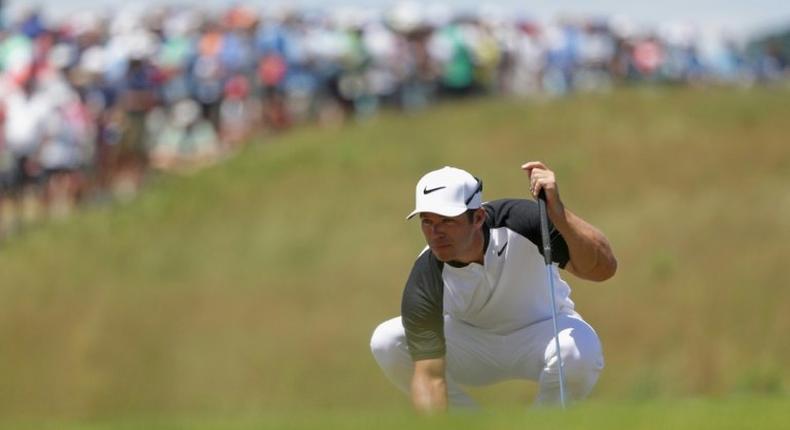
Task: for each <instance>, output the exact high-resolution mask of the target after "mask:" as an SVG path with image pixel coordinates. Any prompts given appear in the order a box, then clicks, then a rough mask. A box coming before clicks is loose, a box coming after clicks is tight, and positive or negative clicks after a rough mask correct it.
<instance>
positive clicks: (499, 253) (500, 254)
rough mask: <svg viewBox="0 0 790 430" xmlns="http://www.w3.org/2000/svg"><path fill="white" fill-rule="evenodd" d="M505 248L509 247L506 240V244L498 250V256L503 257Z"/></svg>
mask: <svg viewBox="0 0 790 430" xmlns="http://www.w3.org/2000/svg"><path fill="white" fill-rule="evenodd" d="M505 248H507V242H505V244H504V245H503V246H502V249H500V250H499V251H497V252H496V256H497V257H501V256H502V253H503V252H505Z"/></svg>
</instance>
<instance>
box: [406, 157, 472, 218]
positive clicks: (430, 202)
mask: <svg viewBox="0 0 790 430" xmlns="http://www.w3.org/2000/svg"><path fill="white" fill-rule="evenodd" d="M414 196H415V208H414V211H413V212H412V213H410V214H409V216H407V217H406V219H410V218H411V217H413V216H414V215H417V214H418V213H421V212H430V213H435V214H439V215H443V216H449V217H454V216H458V215H461V214H462V213H464V212H466V211H467V210H469V209H477V208H479V207H480V205H481V202H482V198H483V182H482V181H481V180H479V179H477V178H476V177H474V176H472V175H471V174H470V173H469V172H467V171H465V170H461V169H457V168H455V167H449V166H448V167H443V168H441V169H439V170H434V171H432V172H429V173H427V174H426V175H425V176H423V177H422V178H421V179H420V181H419V182H417V188H416V189H415V190H414Z"/></svg>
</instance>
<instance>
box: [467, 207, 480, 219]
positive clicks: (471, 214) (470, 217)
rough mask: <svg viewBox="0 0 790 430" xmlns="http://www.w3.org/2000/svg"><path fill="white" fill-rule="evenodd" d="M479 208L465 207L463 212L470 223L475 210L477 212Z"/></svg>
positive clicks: (473, 217)
mask: <svg viewBox="0 0 790 430" xmlns="http://www.w3.org/2000/svg"><path fill="white" fill-rule="evenodd" d="M479 209H480V208H477V209H467V210H466V212H464V213H465V214H466V219H468V220H469V222H470V223H471V222H473V221H474V220H475V212H477V211H478V210H479Z"/></svg>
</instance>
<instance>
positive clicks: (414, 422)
mask: <svg viewBox="0 0 790 430" xmlns="http://www.w3.org/2000/svg"><path fill="white" fill-rule="evenodd" d="M788 404H789V403H788V401H787V400H786V399H785V400H781V399H777V398H754V397H753V398H741V399H728V400H722V399H718V400H711V399H707V400H701V399H696V400H682V401H681V400H675V401H671V402H669V401H659V402H650V403H634V402H607V403H601V402H596V401H591V402H588V403H585V404H583V405H580V406H576V407H573V408H571V409H568V410H564V411H563V410H559V409H543V410H541V409H528V408H519V409H517V408H495V409H490V410H486V411H478V412H461V413H453V414H450V415H447V416H439V417H418V416H416V415H414V414H413V413H411V412H407V411H399V412H396V411H393V410H386V411H380V410H379V411H370V410H364V409H363V410H344V411H314V410H311V411H305V412H303V413H301V414H298V415H286V414H283V413H272V414H267V415H249V416H243V417H239V416H224V417H217V416H210V417H194V416H193V417H189V418H177V417H145V418H141V417H136V418H126V419H119V418H115V419H111V420H107V419H104V420H101V419H99V420H82V421H70V422H68V421H66V422H64V421H58V422H52V421H50V422H46V421H40V420H26V421H25V420H19V421H15V422H9V423H8V428H14V429H15V430H27V429H31V430H32V429H36V430H48V429H58V430H61V429H62V430H125V429H140V428H145V429H150V430H159V429H162V430H165V429H192V430H248V429H249V430H252V429H273V430H275V429H276V430H300V429H322V430H332V429H343V430H353V429H359V430H366V429H371V428H375V429H379V430H388V429H393V430H400V429H415V430H420V429H426V430H436V429H456V428H463V429H470V430H473V429H485V430H509V429H523V428H529V429H535V430H541V429H547V430H555V429H563V430H573V429H579V430H582V429H596V428H623V429H632V430H661V429H672V430H680V429H695V430H696V429H716V430H727V429H733V430H740V429H746V428H749V429H752V428H766V429H774V428H782V426H784V425H786V424H787V420H786V411H787V406H788Z"/></svg>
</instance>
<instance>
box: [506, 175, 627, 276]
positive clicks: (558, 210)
mask: <svg viewBox="0 0 790 430" xmlns="http://www.w3.org/2000/svg"><path fill="white" fill-rule="evenodd" d="M521 169H523V170H524V171H526V172H527V174H528V175H529V184H530V185H529V190H530V192H531V193H532V196H533V197H534V198H535V199H537V198H538V195H539V194H540V191H541V190H543V191H545V192H546V208H547V211H548V215H549V219H551V222H552V224H554V227H555V228H556V229H557V230H558V231H559V232H560V234H561V235H562V237H563V239H565V243H567V244H568V252H569V253H570V257H571V259H570V261H569V262H568V264H567V265H566V266H565V269H566V270H567V271H569V272H571V273H573V274H574V275H576V276H578V277H580V278H582V279H587V280H589V281H605V280H607V279H609V278H611V277H612V276H614V273H615V272H616V271H617V260H616V259H615V257H614V253H613V252H612V248H611V246H610V245H609V241H608V240H607V239H606V236H604V235H603V233H601V232H600V231H599V230H598V229H597V228H595V227H593V226H592V225H591V224H589V223H588V222H587V221H585V220H583V219H581V218H579V217H578V216H576V215H575V214H574V213H572V212H571V211H569V210H568V209H567V208H566V207H565V205H564V204H563V203H562V200H560V192H559V189H558V187H557V180H556V179H555V177H554V172H552V171H551V170H549V168H548V167H546V165H545V164H543V163H541V162H540V161H530V162H529V163H525V164H524V165H522V166H521Z"/></svg>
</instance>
